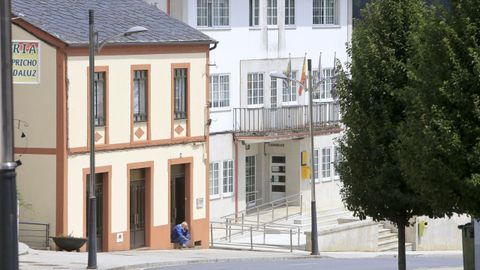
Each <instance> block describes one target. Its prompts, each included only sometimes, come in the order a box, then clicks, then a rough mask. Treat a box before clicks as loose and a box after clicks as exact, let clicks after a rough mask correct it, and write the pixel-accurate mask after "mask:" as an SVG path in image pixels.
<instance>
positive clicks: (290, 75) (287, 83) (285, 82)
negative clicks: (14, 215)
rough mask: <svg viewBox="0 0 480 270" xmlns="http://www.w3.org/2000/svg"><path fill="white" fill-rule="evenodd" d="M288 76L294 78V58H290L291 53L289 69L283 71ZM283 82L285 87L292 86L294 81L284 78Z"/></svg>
mask: <svg viewBox="0 0 480 270" xmlns="http://www.w3.org/2000/svg"><path fill="white" fill-rule="evenodd" d="M283 74H285V76H287V78H289V79H291V78H292V59H291V58H290V54H288V65H287V70H285V71H284V72H283ZM283 84H284V85H285V87H287V88H290V87H291V85H292V81H290V80H283Z"/></svg>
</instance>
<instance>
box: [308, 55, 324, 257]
mask: <svg viewBox="0 0 480 270" xmlns="http://www.w3.org/2000/svg"><path fill="white" fill-rule="evenodd" d="M318 72H321V71H320V70H319V71H318ZM308 85H309V91H308V110H309V118H310V121H309V127H310V166H311V167H310V168H311V171H310V176H311V180H310V181H311V188H312V206H311V211H312V212H311V217H312V253H311V254H312V255H318V254H319V253H318V232H317V203H316V198H315V176H314V175H313V166H314V164H313V160H314V159H313V154H314V153H315V151H314V141H313V90H314V89H313V80H312V60H311V59H308Z"/></svg>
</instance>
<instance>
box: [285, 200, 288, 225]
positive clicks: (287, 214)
mask: <svg viewBox="0 0 480 270" xmlns="http://www.w3.org/2000/svg"><path fill="white" fill-rule="evenodd" d="M285 220H288V200H287V216H286V218H285Z"/></svg>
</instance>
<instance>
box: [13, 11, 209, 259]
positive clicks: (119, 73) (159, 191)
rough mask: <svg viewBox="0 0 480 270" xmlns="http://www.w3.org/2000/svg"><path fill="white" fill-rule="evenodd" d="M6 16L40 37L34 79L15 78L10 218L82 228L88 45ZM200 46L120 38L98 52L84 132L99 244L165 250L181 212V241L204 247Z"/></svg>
mask: <svg viewBox="0 0 480 270" xmlns="http://www.w3.org/2000/svg"><path fill="white" fill-rule="evenodd" d="M13 23H14V24H13V26H12V27H13V28H12V30H13V31H12V32H13V39H14V40H24V41H38V42H39V44H40V50H39V71H40V74H41V75H40V79H39V82H38V83H34V84H14V92H15V94H14V95H15V96H14V100H15V101H14V102H15V119H16V123H18V127H17V128H16V129H15V138H16V141H15V144H16V145H15V146H16V147H15V152H16V157H17V159H19V160H20V161H21V162H22V166H20V167H19V168H18V169H17V173H18V176H17V182H18V189H19V192H20V194H21V196H22V199H23V201H24V203H25V204H28V205H29V206H28V207H22V208H21V210H20V220H21V221H33V222H44V223H48V224H50V228H51V231H50V233H51V234H52V235H61V234H63V235H73V236H76V237H86V236H87V216H88V210H87V209H88V207H87V198H88V197H87V193H88V178H89V166H90V163H89V162H90V159H89V150H90V149H89V140H90V138H89V124H90V120H89V119H90V115H89V98H90V94H91V93H92V92H91V91H90V89H89V80H90V78H89V73H88V68H89V63H88V48H87V47H85V46H83V47H82V46H69V45H68V43H66V42H64V41H63V40H61V39H59V38H57V37H56V36H54V35H52V34H50V33H48V32H46V31H44V30H42V29H40V28H37V27H36V26H35V25H33V24H31V23H29V22H27V21H25V20H21V19H18V20H14V21H13ZM211 43H213V42H211V40H210V41H206V42H197V43H189V44H182V43H178V44H172V43H169V44H165V43H158V44H155V43H153V44H152V43H148V44H141V43H140V44H138V43H137V44H135V45H128V44H126V45H125V44H124V45H116V46H110V47H109V46H106V47H105V48H103V50H102V51H101V53H100V54H99V55H97V57H96V61H95V72H96V73H95V74H96V78H95V80H96V81H95V83H96V84H95V85H96V87H97V82H98V85H101V88H102V91H103V96H102V97H101V98H102V99H103V109H102V110H103V114H102V117H101V123H99V124H98V125H97V123H96V127H95V137H94V138H93V140H95V145H96V176H95V186H96V195H97V212H98V213H97V214H98V215H97V219H98V224H99V225H97V230H98V231H99V232H98V234H97V239H98V243H99V244H98V245H99V249H100V250H101V251H115V250H128V249H133V248H139V247H147V248H151V249H169V248H172V247H173V245H172V244H171V243H170V232H171V229H172V226H174V225H176V224H178V223H180V222H181V221H184V220H185V221H187V222H188V223H189V224H190V228H191V234H192V241H191V244H192V245H197V246H201V247H208V236H209V233H208V224H209V223H208V221H209V219H208V217H209V203H208V202H209V200H208V190H209V189H208V175H207V174H208V125H207V120H208V114H209V112H208V100H207V95H208V77H209V76H208V60H209V49H210V44H211ZM138 74H141V75H138ZM97 75H98V76H99V78H97ZM138 76H140V77H138ZM138 83H141V85H142V89H145V90H144V91H145V93H144V95H143V97H142V99H145V101H144V103H142V104H143V106H144V108H143V109H142V110H143V115H142V116H141V117H140V116H139V115H138V114H136V113H134V111H135V112H136V111H137V110H138V109H139V108H138V107H137V102H138V100H137V99H136V95H137V92H136V91H135V89H137V87H139V86H138ZM98 87H100V86H98ZM177 88H178V89H179V88H182V89H184V90H183V92H182V93H183V96H181V97H178V94H177V92H176V91H177V90H176V89H177ZM95 91H97V88H96V90H95ZM95 95H97V92H95ZM95 97H96V98H99V97H97V96H95ZM180 99H181V100H182V101H181V102H180V103H182V106H183V107H184V108H182V113H181V114H179V112H178V111H177V109H178V108H177V107H178V106H180V105H178V104H176V103H175V102H178V100H180ZM96 102H98V103H96V106H97V105H98V104H99V103H102V102H100V101H96ZM174 108H175V111H174ZM97 114H98V112H96V115H95V117H97ZM95 119H97V118H95ZM95 121H97V120H95ZM24 135H25V136H24Z"/></svg>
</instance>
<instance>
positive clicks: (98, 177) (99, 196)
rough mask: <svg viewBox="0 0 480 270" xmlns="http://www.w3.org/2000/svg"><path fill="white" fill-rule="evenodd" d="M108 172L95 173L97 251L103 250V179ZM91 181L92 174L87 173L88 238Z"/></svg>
mask: <svg viewBox="0 0 480 270" xmlns="http://www.w3.org/2000/svg"><path fill="white" fill-rule="evenodd" d="M105 175H106V174H103V173H96V174H95V179H94V185H95V197H96V201H97V214H96V219H97V251H103V210H104V206H103V181H104V176H105ZM89 181H90V175H87V194H86V195H87V196H86V198H87V200H86V202H87V217H86V221H87V238H88V234H89V232H88V224H89V218H90V200H89V193H90V185H89V184H88V183H89Z"/></svg>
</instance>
